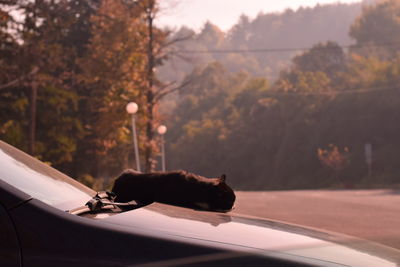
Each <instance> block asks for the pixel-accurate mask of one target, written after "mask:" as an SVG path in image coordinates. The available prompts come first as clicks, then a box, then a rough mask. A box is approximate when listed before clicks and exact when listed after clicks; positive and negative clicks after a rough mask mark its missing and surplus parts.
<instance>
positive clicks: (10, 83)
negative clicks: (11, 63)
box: [0, 67, 39, 90]
mask: <svg viewBox="0 0 400 267" xmlns="http://www.w3.org/2000/svg"><path fill="white" fill-rule="evenodd" d="M38 71H39V68H38V67H34V68H33V70H32V71H31V72H29V73H28V74H26V75H22V76H21V77H19V78H17V79H15V80H13V81H11V82H8V83H6V84H2V85H0V90H3V89H6V88H8V87H11V86H14V85H16V84H18V83H20V82H22V81H23V80H25V79H26V78H28V77H29V76H32V75H35V74H36V73H37V72H38Z"/></svg>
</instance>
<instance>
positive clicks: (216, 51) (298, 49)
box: [174, 42, 400, 54]
mask: <svg viewBox="0 0 400 267" xmlns="http://www.w3.org/2000/svg"><path fill="white" fill-rule="evenodd" d="M363 47H400V43H398V42H397V43H387V44H348V45H337V46H334V47H293V48H254V49H209V50H195V49H193V50H190V49H181V50H176V51H174V52H175V53H183V54H189V53H191V54H246V53H279V52H305V51H309V50H311V49H313V50H336V49H338V48H342V49H349V48H363Z"/></svg>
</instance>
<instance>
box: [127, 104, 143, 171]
mask: <svg viewBox="0 0 400 267" xmlns="http://www.w3.org/2000/svg"><path fill="white" fill-rule="evenodd" d="M138 109H139V106H138V105H137V104H136V103H135V102H129V103H128V105H126V111H127V112H128V113H129V114H131V115H132V133H133V147H134V149H135V161H136V170H137V171H139V172H140V171H141V170H140V161H139V149H138V142H137V136H136V123H135V114H136V112H137V111H138Z"/></svg>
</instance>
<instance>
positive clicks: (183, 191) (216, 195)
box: [112, 170, 236, 211]
mask: <svg viewBox="0 0 400 267" xmlns="http://www.w3.org/2000/svg"><path fill="white" fill-rule="evenodd" d="M225 180H226V176H225V175H222V176H221V177H219V178H206V177H203V176H200V175H196V174H193V173H190V172H186V171H181V170H180V171H171V172H153V173H141V172H137V171H134V170H126V171H124V172H123V173H122V174H121V175H120V176H119V177H118V178H117V179H116V180H115V183H114V187H113V188H112V191H113V192H114V193H115V194H116V196H117V197H116V199H115V201H117V202H128V201H131V200H137V201H140V202H145V203H147V202H153V201H156V202H162V203H166V204H172V205H178V206H184V207H190V208H195V209H203V210H213V211H228V210H231V209H232V207H233V204H234V202H235V199H236V196H235V193H234V192H233V190H232V189H231V188H230V187H229V186H228V185H227V184H226V183H225Z"/></svg>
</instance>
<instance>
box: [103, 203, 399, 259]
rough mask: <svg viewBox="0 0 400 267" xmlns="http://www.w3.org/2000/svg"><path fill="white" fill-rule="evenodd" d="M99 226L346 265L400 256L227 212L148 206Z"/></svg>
mask: <svg viewBox="0 0 400 267" xmlns="http://www.w3.org/2000/svg"><path fill="white" fill-rule="evenodd" d="M104 217H105V218H103V219H102V220H101V221H102V222H104V223H107V224H117V225H120V226H124V227H129V228H132V229H135V230H140V231H144V232H146V231H148V233H149V234H151V233H157V234H162V235H163V237H164V238H168V237H169V238H174V239H183V240H186V241H188V242H198V243H201V244H204V245H208V246H215V247H222V248H226V249H231V250H237V251H242V252H255V253H257V254H270V253H271V252H273V253H279V254H282V255H283V254H284V255H285V257H290V256H293V257H295V258H296V257H297V258H298V257H302V258H311V259H318V260H321V261H323V262H330V263H332V262H334V263H339V264H345V265H349V266H397V265H396V263H395V262H396V261H399V260H400V256H399V255H400V252H399V251H398V250H395V249H391V248H388V247H385V246H381V245H377V244H372V243H367V242H366V241H362V242H360V240H355V239H348V238H346V239H344V238H343V237H338V235H333V234H329V233H326V232H320V231H315V230H311V229H305V228H303V227H299V226H294V225H289V224H285V223H280V222H276V221H268V220H263V219H257V218H250V217H243V216H240V215H233V214H230V213H227V214H224V213H216V212H205V211H194V210H190V209H186V208H180V207H175V206H169V205H164V204H158V203H157V204H152V205H149V206H148V207H146V208H141V209H137V210H132V211H129V212H125V213H121V214H118V215H115V216H109V217H107V216H106V215H105V216H104Z"/></svg>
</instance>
